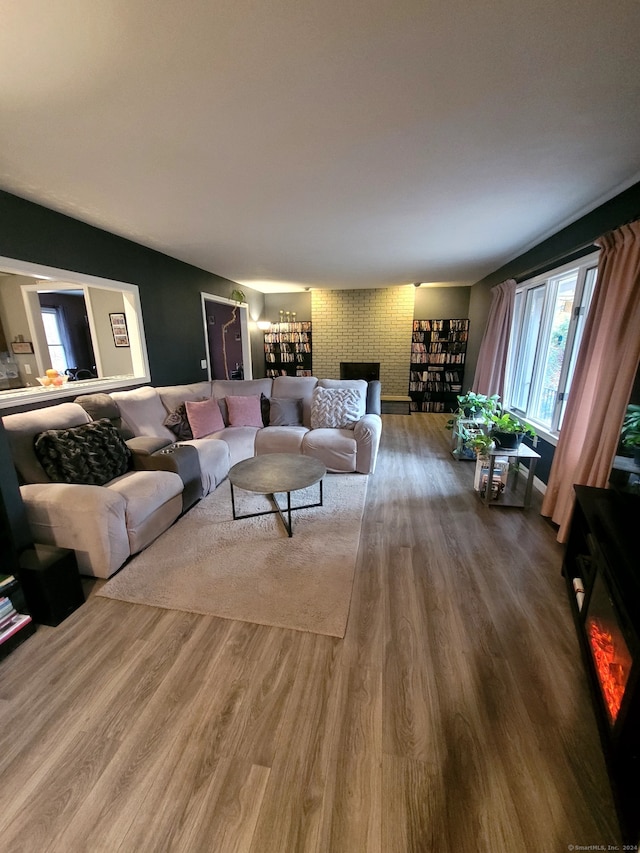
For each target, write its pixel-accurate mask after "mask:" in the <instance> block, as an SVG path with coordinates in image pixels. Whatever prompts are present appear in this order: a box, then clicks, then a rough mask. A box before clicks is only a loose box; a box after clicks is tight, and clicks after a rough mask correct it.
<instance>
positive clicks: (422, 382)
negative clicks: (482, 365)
mask: <svg viewBox="0 0 640 853" xmlns="http://www.w3.org/2000/svg"><path fill="white" fill-rule="evenodd" d="M468 337H469V320H467V319H449V320H414V321H413V335H412V339H411V366H410V373H409V396H410V397H411V411H412V412H453V411H455V409H456V407H457V399H456V398H457V396H458V394H461V393H462V382H463V379H464V364H465V359H466V354H467V340H468Z"/></svg>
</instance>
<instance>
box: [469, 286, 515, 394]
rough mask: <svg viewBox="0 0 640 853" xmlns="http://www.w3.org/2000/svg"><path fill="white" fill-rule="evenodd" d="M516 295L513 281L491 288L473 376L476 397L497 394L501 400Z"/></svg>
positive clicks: (473, 389)
mask: <svg viewBox="0 0 640 853" xmlns="http://www.w3.org/2000/svg"><path fill="white" fill-rule="evenodd" d="M515 295H516V282H515V279H513V278H510V279H508V280H507V281H503V282H502V284H498V285H496V286H495V287H493V288H491V306H490V308H489V316H488V318H487V326H486V328H485V330H484V335H483V336H482V342H481V344H480V350H479V352H478V362H477V364H476V372H475V376H474V377H473V385H472V386H471V390H472V391H474V392H475V393H476V394H486V395H487V396H488V397H490V396H491V395H492V394H499V395H500V399H502V398H503V397H504V379H505V373H506V369H507V354H508V351H509V336H510V335H511V323H512V321H513V305H514V302H515Z"/></svg>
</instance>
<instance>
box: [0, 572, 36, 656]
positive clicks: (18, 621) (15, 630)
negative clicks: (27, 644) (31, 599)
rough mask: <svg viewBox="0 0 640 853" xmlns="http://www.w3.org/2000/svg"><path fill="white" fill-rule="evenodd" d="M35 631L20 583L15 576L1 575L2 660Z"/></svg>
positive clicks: (0, 641) (0, 647)
mask: <svg viewBox="0 0 640 853" xmlns="http://www.w3.org/2000/svg"><path fill="white" fill-rule="evenodd" d="M35 630H36V626H35V624H34V622H33V620H32V619H31V615H30V613H29V611H28V610H27V607H26V604H25V600H24V594H23V592H22V587H21V586H20V583H19V581H18V580H17V579H16V578H15V577H14V576H13V575H0V660H2V659H3V658H5V657H6V656H7V655H8V654H9V653H10V652H12V651H13V650H14V649H15V647H16V646H18V645H20V643H22V642H24V641H25V640H26V639H27V637H30V636H31V635H32V634H33V633H34V631H35Z"/></svg>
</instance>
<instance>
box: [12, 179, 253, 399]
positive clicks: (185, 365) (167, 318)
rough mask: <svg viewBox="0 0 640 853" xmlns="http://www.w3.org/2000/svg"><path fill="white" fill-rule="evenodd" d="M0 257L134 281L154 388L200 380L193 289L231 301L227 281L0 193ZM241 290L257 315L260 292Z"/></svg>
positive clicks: (201, 349)
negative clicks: (138, 292)
mask: <svg viewBox="0 0 640 853" xmlns="http://www.w3.org/2000/svg"><path fill="white" fill-rule="evenodd" d="M0 255H1V256H3V257H7V258H14V259H16V260H20V261H29V262H31V263H36V264H43V265H45V266H50V267H58V268H60V269H65V270H71V271H73V272H78V273H87V274H89V275H94V276H98V277H101V278H108V279H115V280H117V281H124V282H129V283H130V284H136V285H137V286H138V287H139V289H140V300H141V303H142V313H143V317H144V326H145V333H146V338H147V347H148V351H149V363H150V367H151V381H152V382H153V384H155V385H170V384H179V383H183V382H194V381H197V380H200V379H204V378H206V372H205V371H203V370H202V368H201V367H200V360H201V359H203V358H205V356H206V352H205V343H204V333H203V323H202V309H201V304H200V292H201V291H204V292H206V293H212V294H214V295H217V296H225V297H230V296H231V291H232V290H233V289H234V288H235V287H237V285H236V284H235V283H234V282H232V281H229V280H228V279H225V278H222V277H221V276H219V275H214V274H213V273H209V272H206V271H205V270H201V269H198V268H197V267H193V266H190V265H189V264H185V263H183V262H182V261H177V260H175V259H174V258H170V257H168V256H167V255H163V254H161V253H160V252H156V251H153V250H152V249H147V248H145V247H144V246H140V245H138V244H137V243H133V242H132V241H130V240H125V239H123V238H122V237H117V236H115V235H113V234H109V233H108V232H106V231H101V230H100V229H99V228H94V227H92V226H91V225H86V224H85V223H83V222H80V221H78V220H76V219H72V218H70V217H68V216H63V215H62V214H60V213H56V212H55V211H52V210H48V209H46V208H44V207H40V206H39V205H37V204H33V203H31V202H29V201H25V200H24V199H21V198H18V197H17V196H13V195H10V194H8V193H4V192H2V191H0ZM243 290H244V292H245V294H246V296H247V301H248V302H249V306H250V313H252V314H254V313H255V315H256V316H259V314H260V313H261V312H262V309H263V304H264V299H263V296H262V294H261V293H257V292H256V291H252V290H250V289H249V288H243ZM254 337H257V336H254ZM256 344H257V345H258V349H257V352H258V353H261V352H262V348H261V341H257V342H256ZM254 360H255V359H254ZM258 366H259V367H261V362H260V361H259V362H258Z"/></svg>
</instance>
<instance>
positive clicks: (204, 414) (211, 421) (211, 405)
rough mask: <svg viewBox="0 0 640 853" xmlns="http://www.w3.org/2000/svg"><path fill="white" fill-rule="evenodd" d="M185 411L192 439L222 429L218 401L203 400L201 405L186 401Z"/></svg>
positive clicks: (222, 424) (222, 423)
mask: <svg viewBox="0 0 640 853" xmlns="http://www.w3.org/2000/svg"><path fill="white" fill-rule="evenodd" d="M184 407H185V409H186V410H187V420H188V421H189V426H190V427H191V432H192V433H193V437H194V438H202V437H203V436H204V435H211V433H212V432H219V431H220V430H221V429H224V421H223V420H222V413H221V412H220V406H219V405H218V401H217V400H214V399H211V400H203V401H202V402H201V403H196V402H195V401H194V402H192V401H191V400H187V401H186V402H185V404H184Z"/></svg>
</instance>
